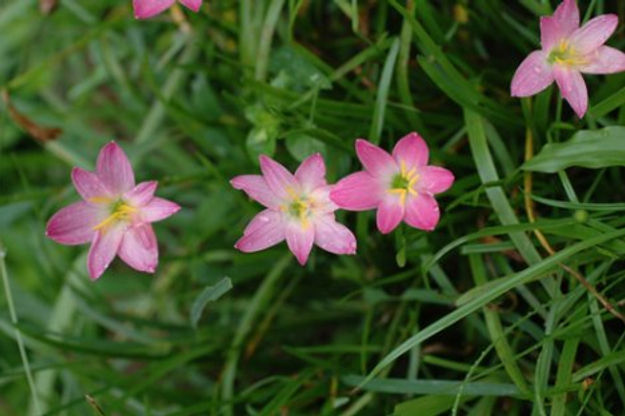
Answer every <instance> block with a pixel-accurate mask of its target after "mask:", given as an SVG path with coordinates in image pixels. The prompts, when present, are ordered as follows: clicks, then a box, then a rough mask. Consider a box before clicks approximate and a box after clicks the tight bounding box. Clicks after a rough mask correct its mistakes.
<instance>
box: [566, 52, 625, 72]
mask: <svg viewBox="0 0 625 416" xmlns="http://www.w3.org/2000/svg"><path fill="white" fill-rule="evenodd" d="M586 60H587V61H588V64H586V65H580V66H578V67H577V69H578V70H579V71H580V72H585V73H587V74H613V73H615V72H622V71H625V53H623V52H621V51H619V50H618V49H614V48H611V47H609V46H601V47H599V48H598V49H597V50H595V51H593V52H591V53H590V54H589V55H587V56H586Z"/></svg>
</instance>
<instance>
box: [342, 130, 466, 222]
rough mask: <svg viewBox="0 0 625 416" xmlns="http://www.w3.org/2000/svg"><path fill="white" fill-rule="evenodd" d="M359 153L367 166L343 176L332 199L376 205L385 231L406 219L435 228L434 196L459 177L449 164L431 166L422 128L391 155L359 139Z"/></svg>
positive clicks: (355, 207) (350, 205) (361, 206)
mask: <svg viewBox="0 0 625 416" xmlns="http://www.w3.org/2000/svg"><path fill="white" fill-rule="evenodd" d="M356 153H357V154H358V158H359V159H360V162H361V163H362V164H363V165H364V167H365V170H363V171H360V172H356V173H352V174H351V175H349V176H346V177H345V178H343V179H341V180H340V181H339V182H338V183H337V184H336V185H335V186H334V188H333V189H332V192H331V193H330V198H331V199H332V201H334V203H335V204H336V205H338V206H339V207H340V208H343V209H348V210H351V211H367V210H370V209H375V208H377V210H378V212H377V216H376V222H377V226H378V229H379V230H380V232H382V233H384V234H387V233H390V232H391V231H393V230H394V229H395V228H396V227H397V226H398V225H399V223H400V222H401V221H402V220H403V221H404V222H406V224H408V225H410V226H411V227H415V228H419V229H422V230H426V231H432V230H433V229H434V227H436V224H438V220H439V217H440V212H439V209H438V204H437V202H436V200H435V199H434V195H435V194H438V193H441V192H444V191H446V190H447V189H449V188H450V187H451V185H452V184H453V182H454V175H453V174H452V173H451V172H450V171H448V170H447V169H444V168H441V167H438V166H430V165H428V164H427V163H428V159H429V150H428V146H427V144H426V143H425V141H424V140H423V139H422V138H421V136H419V135H418V134H417V133H410V134H408V135H407V136H405V137H403V138H402V139H401V140H399V141H398V142H397V144H396V145H395V148H394V149H393V154H392V156H391V155H389V154H388V153H387V152H386V151H385V150H382V149H381V148H379V147H378V146H376V145H374V144H372V143H370V142H368V141H366V140H363V139H358V140H356Z"/></svg>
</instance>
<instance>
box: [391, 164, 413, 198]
mask: <svg viewBox="0 0 625 416" xmlns="http://www.w3.org/2000/svg"><path fill="white" fill-rule="evenodd" d="M418 180H419V175H418V174H417V168H416V167H413V168H412V169H410V170H408V168H407V167H406V163H405V162H404V161H403V160H402V161H400V162H399V175H397V176H396V177H395V178H394V179H393V182H392V185H391V186H393V188H391V189H389V190H388V192H389V193H391V194H398V195H399V203H400V204H401V205H404V204H405V203H406V198H407V196H408V194H410V195H412V196H417V191H416V190H415V189H414V186H415V184H416V183H417V181H418Z"/></svg>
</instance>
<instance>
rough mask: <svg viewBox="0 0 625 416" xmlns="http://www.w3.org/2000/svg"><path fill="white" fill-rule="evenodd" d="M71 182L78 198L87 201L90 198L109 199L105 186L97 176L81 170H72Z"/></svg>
mask: <svg viewBox="0 0 625 416" xmlns="http://www.w3.org/2000/svg"><path fill="white" fill-rule="evenodd" d="M72 182H74V187H75V188H76V191H78V193H79V194H80V196H81V197H82V198H83V199H84V200H86V201H89V200H90V199H91V198H106V199H108V198H110V196H111V195H110V193H109V191H108V189H106V186H104V184H103V183H102V182H101V181H100V179H99V178H98V175H96V174H95V173H93V172H89V171H88V170H84V169H81V168H74V169H72Z"/></svg>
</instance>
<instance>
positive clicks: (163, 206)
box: [141, 197, 180, 222]
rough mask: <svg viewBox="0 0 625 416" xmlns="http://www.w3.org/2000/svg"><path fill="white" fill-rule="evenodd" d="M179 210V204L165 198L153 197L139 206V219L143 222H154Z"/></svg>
mask: <svg viewBox="0 0 625 416" xmlns="http://www.w3.org/2000/svg"><path fill="white" fill-rule="evenodd" d="M179 210H180V205H178V204H176V203H175V202H171V201H168V200H167V199H163V198H159V197H154V198H152V199H151V200H150V202H148V203H147V205H145V206H143V207H142V208H141V219H142V220H143V221H145V222H156V221H160V220H164V219H165V218H167V217H169V216H171V215H174V214H175V213H176V212H178V211H179Z"/></svg>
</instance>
